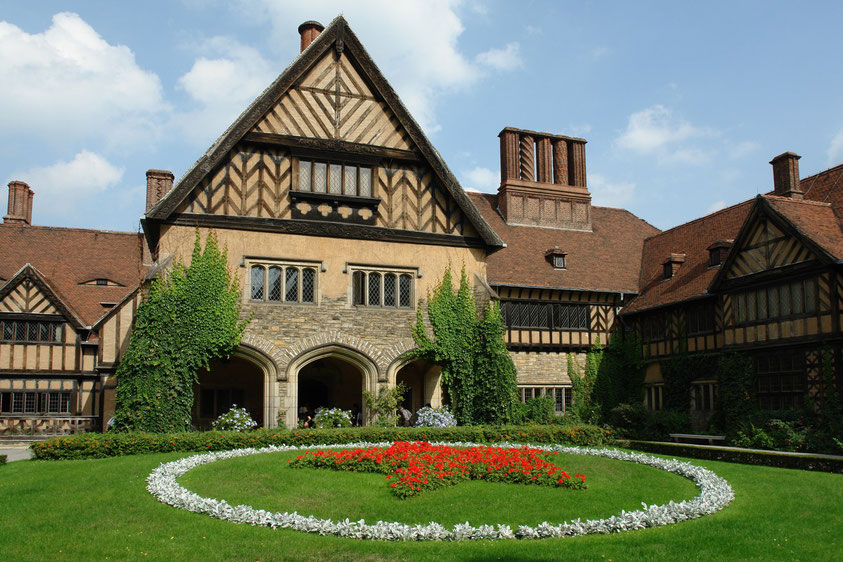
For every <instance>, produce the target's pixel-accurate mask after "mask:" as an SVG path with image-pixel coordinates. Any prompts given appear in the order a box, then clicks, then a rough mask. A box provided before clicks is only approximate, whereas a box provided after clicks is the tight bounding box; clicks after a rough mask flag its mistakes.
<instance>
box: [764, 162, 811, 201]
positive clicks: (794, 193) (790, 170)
mask: <svg viewBox="0 0 843 562" xmlns="http://www.w3.org/2000/svg"><path fill="white" fill-rule="evenodd" d="M800 158H802V157H801V156H799V155H798V154H796V153H794V152H785V153H782V154H779V155H778V156H776V157H775V158H773V159H772V160H770V164H772V165H773V186H774V193H775V194H776V195H781V196H782V197H790V198H791V199H795V200H797V201H798V200H800V199H802V196H803V195H804V193H803V192H802V188H801V187H800V186H799V159H800Z"/></svg>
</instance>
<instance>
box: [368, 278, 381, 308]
mask: <svg viewBox="0 0 843 562" xmlns="http://www.w3.org/2000/svg"><path fill="white" fill-rule="evenodd" d="M367 302H368V303H369V306H379V305H380V304H381V274H380V273H369V299H368V301H367Z"/></svg>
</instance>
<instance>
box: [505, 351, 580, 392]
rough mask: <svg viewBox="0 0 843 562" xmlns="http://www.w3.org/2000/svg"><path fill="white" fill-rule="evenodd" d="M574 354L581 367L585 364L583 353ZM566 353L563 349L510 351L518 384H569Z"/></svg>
mask: <svg viewBox="0 0 843 562" xmlns="http://www.w3.org/2000/svg"><path fill="white" fill-rule="evenodd" d="M571 353H573V354H574V360H575V361H576V362H577V364H578V365H579V366H580V368H583V367H584V366H585V357H586V354H585V353H576V352H571ZM568 354H569V352H564V351H551V352H533V351H514V352H510V355H511V356H512V362H513V363H515V368H516V369H517V370H518V384H519V385H542V384H546V385H562V386H570V385H571V377H570V376H569V375H568Z"/></svg>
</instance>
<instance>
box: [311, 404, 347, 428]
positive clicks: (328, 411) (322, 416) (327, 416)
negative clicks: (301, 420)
mask: <svg viewBox="0 0 843 562" xmlns="http://www.w3.org/2000/svg"><path fill="white" fill-rule="evenodd" d="M313 422H314V423H315V424H316V427H317V428H319V429H325V428H327V427H351V411H349V410H342V409H340V408H321V409H320V410H319V411H318V412H316V416H315V417H314V418H313Z"/></svg>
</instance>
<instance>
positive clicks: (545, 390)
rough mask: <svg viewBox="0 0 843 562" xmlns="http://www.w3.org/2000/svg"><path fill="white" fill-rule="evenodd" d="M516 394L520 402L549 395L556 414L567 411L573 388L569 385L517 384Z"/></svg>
mask: <svg viewBox="0 0 843 562" xmlns="http://www.w3.org/2000/svg"><path fill="white" fill-rule="evenodd" d="M518 396H519V398H520V399H521V402H522V403H525V404H526V403H527V401H528V400H532V399H533V398H538V397H540V396H550V397H551V398H553V404H554V411H555V412H556V414H557V415H563V414H565V412H567V411H568V408H570V407H571V403H572V402H573V396H574V395H573V389H572V388H571V387H570V386H561V385H554V386H547V385H540V386H539V385H529V386H526V385H525V386H519V387H518Z"/></svg>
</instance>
